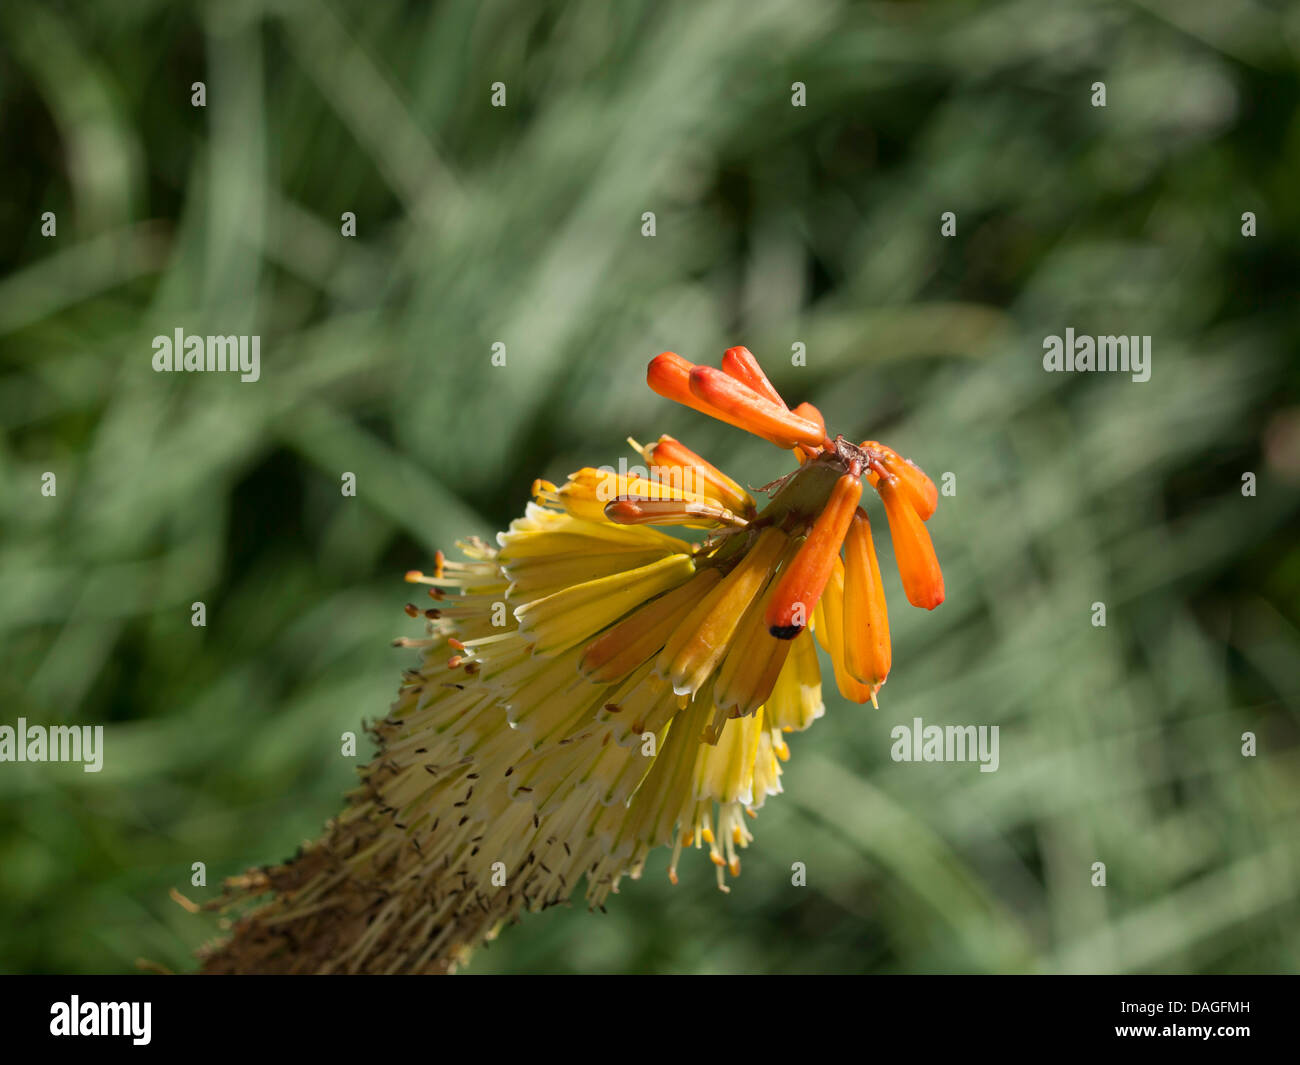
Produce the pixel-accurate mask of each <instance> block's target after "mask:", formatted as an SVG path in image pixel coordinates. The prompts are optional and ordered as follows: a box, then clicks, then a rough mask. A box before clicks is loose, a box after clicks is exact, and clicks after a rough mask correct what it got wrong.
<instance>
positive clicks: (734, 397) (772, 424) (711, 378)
mask: <svg viewBox="0 0 1300 1065" xmlns="http://www.w3.org/2000/svg"><path fill="white" fill-rule="evenodd" d="M690 389H691V392H692V393H694V395H695V396H696V398H698V399H700V400H702V401H703V402H705V403H707V404H708V405H709V406H711V407H713V408H714V409H715V410H719V411H722V412H723V414H725V415H727V416H728V419H727V420H731V419H735V421H734V422H733V424H739V426H740V428H742V429H747V430H748V431H749V432H751V433H753V434H754V435H755V436H761V437H763V439H765V440H770V441H771V442H772V443H774V444H776V446H777V447H783V448H785V449H786V450H789V449H791V448H794V447H798V446H799V445H800V444H807V445H808V446H809V447H820V446H821V443H822V440H823V439H824V438H825V436H826V434H825V433H824V432H823V431H821V430H819V429H818V428H817V426H816V425H815V424H813V423H812V422H810V421H808V420H807V419H805V418H800V417H798V416H797V415H795V414H791V413H790V411H789V410H788V409H786V407H784V406H782V405H777V404H776V403H773V402H772V401H771V400H767V399H764V398H763V397H762V396H760V395H759V394H758V393H757V392H755V391H754V390H753V389H752V388H749V387H747V386H746V385H743V384H741V383H740V382H739V381H737V380H736V379H735V378H734V377H728V376H727V375H726V374H725V373H723V372H722V371H721V370H715V369H713V367H711V366H697V367H695V369H693V370H692V371H691V373H690Z"/></svg>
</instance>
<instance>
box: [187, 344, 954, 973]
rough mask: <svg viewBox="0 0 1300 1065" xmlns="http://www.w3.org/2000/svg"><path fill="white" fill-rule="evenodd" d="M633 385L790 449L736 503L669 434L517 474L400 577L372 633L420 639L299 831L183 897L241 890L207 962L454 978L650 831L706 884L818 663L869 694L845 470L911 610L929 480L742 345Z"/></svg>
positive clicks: (764, 790)
mask: <svg viewBox="0 0 1300 1065" xmlns="http://www.w3.org/2000/svg"><path fill="white" fill-rule="evenodd" d="M646 380H647V382H648V383H649V385H650V387H651V388H652V389H653V390H654V391H655V392H657V393H659V394H660V395H662V396H665V397H667V398H669V399H672V400H674V401H676V402H678V403H682V404H684V405H686V406H688V407H690V408H692V409H693V410H696V411H699V412H701V413H703V414H706V415H708V416H709V417H711V418H715V419H718V420H719V421H722V422H725V423H726V424H728V425H732V426H735V427H737V428H740V429H744V430H745V431H747V432H750V433H753V434H755V435H757V436H760V437H762V438H763V439H766V440H769V441H770V442H772V443H773V444H775V445H776V446H778V447H780V448H783V449H786V450H790V451H793V453H794V457H795V459H796V460H797V463H798V465H797V466H796V467H795V468H794V469H792V470H791V471H790V472H789V473H788V474H787V475H786V476H784V477H780V478H778V479H777V480H775V481H773V482H772V483H771V484H770V485H768V486H766V488H764V489H763V490H762V491H763V492H764V493H766V495H765V496H764V497H763V498H762V502H761V505H760V504H759V503H756V502H755V499H754V497H753V496H751V494H750V493H749V492H748V491H746V490H745V488H743V487H741V484H740V483H739V482H737V481H735V480H733V479H732V478H731V477H729V476H727V475H726V474H725V473H723V472H722V471H721V470H719V469H718V468H717V467H715V466H713V465H712V464H710V463H709V462H707V461H706V460H705V459H703V458H701V457H700V456H699V455H697V454H696V453H695V452H694V451H691V450H690V449H689V448H687V447H685V446H684V445H682V444H680V443H679V442H678V441H676V440H674V439H673V438H672V437H667V436H664V437H660V438H659V439H658V440H657V441H656V442H655V443H653V444H651V445H649V446H648V447H641V446H640V445H638V444H636V443H635V442H632V446H633V447H634V448H636V450H637V451H639V452H640V454H641V457H642V458H643V459H644V460H645V463H646V468H642V467H640V466H637V467H633V468H632V469H627V468H626V467H624V466H623V465H622V464H620V465H619V472H615V470H614V468H613V467H611V466H600V467H595V466H589V467H586V468H583V469H580V470H578V471H577V472H575V473H573V474H571V475H570V476H569V477H568V479H567V480H565V481H563V482H562V483H560V484H558V485H557V484H555V483H552V482H551V481H548V480H540V479H539V480H538V481H536V482H535V483H534V485H533V502H530V503H529V504H528V505H527V506H526V508H525V510H524V513H523V514H522V516H520V517H518V518H516V519H515V520H514V521H513V522H511V523H510V527H509V528H508V529H507V530H506V531H504V532H502V533H500V534H498V536H497V539H496V543H495V544H488V543H485V542H483V541H482V540H479V539H477V538H469V539H467V540H465V541H463V542H462V543H461V544H460V545H459V547H460V549H461V558H459V559H447V558H445V557H444V556H443V555H442V553H441V552H438V553H437V554H436V555H435V556H434V562H433V568H432V571H431V573H430V574H429V575H426V574H425V573H422V572H419V571H415V570H413V571H411V572H410V573H408V574H407V580H408V581H411V582H414V583H418V584H424V585H426V586H428V587H427V591H428V594H429V595H430V597H432V599H433V600H434V605H433V606H432V607H430V608H427V609H425V610H423V611H422V610H420V608H419V607H417V606H416V605H415V604H414V603H407V604H406V605H405V606H404V607H403V609H404V611H405V614H404V615H403V618H404V619H414V620H415V621H416V622H418V623H419V624H421V625H422V626H423V634H422V635H421V636H420V637H416V636H414V635H412V636H401V637H399V638H398V639H397V640H396V641H395V643H396V646H399V647H404V648H416V649H419V653H420V655H421V657H420V660H419V661H418V662H417V663H413V665H412V668H408V669H406V670H404V671H403V673H402V677H401V682H400V684H399V686H398V692H397V698H396V701H395V702H394V703H393V704H392V706H391V708H390V710H389V712H388V714H387V715H385V716H384V717H382V718H381V719H379V720H377V721H375V722H374V723H373V726H372V728H371V732H372V734H373V735H374V738H375V740H376V741H377V743H378V745H379V751H378V754H377V755H376V757H375V758H374V760H373V761H371V762H370V763H369V765H367V766H366V767H364V768H363V769H362V770H361V771H360V776H361V781H360V786H359V787H357V788H355V789H353V790H352V791H350V792H349V793H348V796H347V807H346V809H345V810H344V811H343V812H342V813H341V814H340V815H339V816H338V817H336V818H334V819H333V820H332V821H331V822H330V825H329V828H328V829H327V833H326V835H325V836H324V837H323V838H322V839H320V840H318V841H316V842H315V843H311V844H308V845H306V846H305V847H304V848H302V849H301V850H300V851H299V854H298V855H297V856H296V857H295V858H293V859H291V860H289V861H287V862H284V863H282V864H280V865H275V866H264V867H261V868H257V869H254V870H250V871H249V873H248V874H246V875H245V876H242V877H237V878H234V879H232V880H229V881H227V883H226V888H225V892H224V893H223V895H222V896H220V897H218V898H216V899H214V900H212V901H211V902H210V903H209V904H208V905H207V906H205V909H209V910H219V911H225V910H227V909H229V908H230V907H232V906H238V907H240V908H241V909H242V911H243V915H242V916H240V917H238V919H237V920H236V921H235V922H234V924H233V927H232V929H231V934H230V936H229V938H228V939H227V940H226V941H225V942H224V943H219V944H217V945H215V946H213V947H211V948H208V949H207V950H206V952H205V960H204V968H205V969H206V970H207V971H209V972H267V973H269V972H286V973H288V972H312V973H330V972H350V973H380V972H384V973H388V972H438V973H445V972H451V971H453V970H454V969H455V968H456V967H457V966H458V965H460V964H463V963H464V961H465V959H466V958H467V956H468V955H469V953H470V951H471V950H472V949H474V948H475V947H476V946H477V945H478V944H479V943H482V942H485V941H486V940H488V939H491V938H492V937H493V936H494V935H496V932H497V930H498V929H500V928H502V927H503V926H506V925H509V924H513V923H515V922H516V921H517V920H518V918H519V916H520V914H522V913H524V912H532V911H539V910H544V909H547V908H549V907H551V906H556V905H560V904H562V903H565V902H567V901H568V900H569V899H570V897H571V896H572V895H573V894H574V892H575V891H578V890H582V891H584V892H585V896H586V903H587V905H588V906H589V907H591V908H599V909H602V910H603V909H604V904H605V902H606V901H608V900H609V899H610V898H611V897H612V896H613V895H614V894H615V893H616V892H617V891H618V887H619V883H620V882H621V880H622V879H623V878H624V877H638V876H640V875H641V873H642V871H643V870H644V868H645V865H646V861H647V859H648V856H649V854H650V851H651V850H653V849H654V848H656V847H661V846H669V847H672V848H673V854H672V857H671V859H670V860H669V862H668V876H669V879H670V880H672V881H673V882H674V883H675V882H676V880H677V870H678V862H679V859H680V858H681V854H682V852H683V851H684V850H685V849H686V848H697V849H707V855H708V864H709V865H711V866H712V874H713V875H714V876H716V877H717V882H718V886H719V887H720V888H721V889H722V890H724V891H725V890H727V886H726V877H727V876H728V875H730V876H735V875H737V874H738V873H739V872H740V867H741V860H740V854H739V851H740V850H741V849H743V848H745V847H746V846H748V845H749V844H750V843H751V842H752V840H753V837H752V835H751V833H750V831H749V828H748V826H747V824H746V819H747V818H751V817H754V816H755V815H756V812H757V810H758V809H759V808H760V807H761V806H762V805H763V803H764V802H765V801H766V799H767V798H768V797H770V796H773V795H777V794H779V793H780V791H781V772H782V770H781V764H782V763H783V762H784V761H785V760H786V759H788V758H789V757H790V747H789V744H788V743H787V742H786V738H785V737H786V735H787V734H789V733H791V732H800V731H802V730H804V729H806V728H808V727H809V726H810V725H811V724H812V723H813V722H814V721H815V720H817V719H818V718H819V717H821V716H822V715H823V714H824V712H825V709H826V708H825V703H824V701H823V698H822V691H823V679H824V678H825V679H826V680H828V681H829V680H830V679H831V678H832V677H833V683H834V686H835V688H836V689H837V690H838V691H839V693H840V695H841V696H843V698H844V699H847V700H849V701H851V702H854V703H859V704H862V703H872V704H875V702H876V698H877V695H878V693H879V691H880V689H881V685H882V684H884V682H885V680H886V678H887V676H888V675H889V673H890V668H891V664H892V663H891V651H890V644H889V619H888V613H887V610H886V605H885V598H884V590H883V587H882V582H881V575H880V566H879V563H878V560H877V557H876V551H875V545H874V543H873V541H872V530H871V526H870V523H869V521H868V518H867V514H866V511H865V510H864V509H863V507H862V493H863V484H862V482H863V478H864V477H865V479H866V481H867V482H868V483H869V484H871V485H872V487H873V488H875V490H876V491H877V492H878V493H879V495H880V498H881V500H882V501H883V504H884V509H885V514H886V516H887V518H888V522H889V531H890V535H891V537H892V539H893V543H894V551H895V555H896V557H897V559H898V568H899V572H900V574H901V575H902V581H903V587H904V590H905V591H906V593H907V597H908V599H909V600H910V601H911V602H912V603H915V604H916V605H918V606H923V607H927V608H930V609H933V608H934V607H935V606H937V605H938V604H939V603H940V602H941V601H942V600H943V596H944V588H943V575H942V573H941V572H940V570H939V565H938V562H937V561H936V559H935V556H934V547H933V545H932V543H931V542H930V536H929V533H928V532H927V531H926V527H925V524H924V520H925V519H926V518H928V517H929V516H930V515H931V514H932V513H933V512H934V509H935V504H936V503H937V502H938V493H937V492H936V491H935V488H934V484H933V482H931V481H930V479H929V478H928V477H926V476H925V474H924V473H922V472H921V471H920V469H918V468H917V467H916V466H914V465H912V464H911V463H910V462H908V461H907V460H906V459H904V458H902V457H901V456H900V455H898V454H897V453H896V452H894V451H893V450H891V449H890V448H887V447H885V446H884V445H882V444H878V443H876V442H875V441H866V442H865V443H863V444H854V443H852V442H851V441H848V440H846V439H845V438H844V437H842V436H835V437H833V438H832V437H831V436H829V435H828V434H827V431H826V424H825V420H824V419H823V417H822V415H821V412H820V411H818V410H817V408H816V407H814V406H813V405H812V404H810V403H800V404H798V405H795V406H793V407H791V405H789V404H787V403H786V401H785V400H784V399H783V398H782V397H781V395H780V393H778V392H777V391H776V389H775V388H774V387H773V386H772V383H771V382H770V381H769V380H768V378H767V376H766V374H764V373H763V371H762V368H761V367H760V366H759V364H758V360H757V359H755V358H754V356H753V354H752V353H751V352H750V351H749V350H748V349H746V348H743V347H734V348H730V349H728V351H727V352H726V354H725V355H724V356H723V358H722V368H721V369H714V368H711V367H706V366H696V365H694V364H693V363H690V362H688V361H687V360H686V359H684V358H682V357H681V356H679V355H676V354H674V353H673V352H664V353H663V354H661V355H659V356H658V357H657V358H655V359H653V360H652V361H651V363H650V365H649V367H648V369H647V371H646ZM792 465H793V464H792ZM677 526H685V527H688V528H698V529H703V530H704V534H703V535H702V536H699V537H695V538H694V539H691V540H687V539H681V538H678V537H677V536H674V535H670V533H669V532H668V531H665V527H677ZM674 531H675V529H674ZM841 550H842V551H843V553H844V558H843V559H841ZM408 623H409V622H408ZM819 645H820V646H821V647H822V648H823V649H824V651H825V652H826V653H827V656H828V657H829V669H830V673H829V674H828V673H827V672H826V668H825V667H823V665H822V664H821V661H820V660H819V652H818V650H817V648H818V646H819ZM706 868H707V865H706ZM579 885H582V887H581V888H580V887H579Z"/></svg>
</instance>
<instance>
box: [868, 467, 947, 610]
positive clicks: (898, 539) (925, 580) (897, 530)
mask: <svg viewBox="0 0 1300 1065" xmlns="http://www.w3.org/2000/svg"><path fill="white" fill-rule="evenodd" d="M876 491H877V492H878V493H879V494H880V501H881V502H882V503H884V504H885V517H887V518H888V519H889V536H890V538H891V539H892V540H893V541H894V557H895V558H897V559H898V575H899V577H901V578H902V580H903V592H904V593H905V594H906V595H907V601H908V602H909V603H911V604H912V605H913V606H919V607H921V608H923V609H925V610H933V609H934V608H935V607H937V606H938V605H939V604H940V603H942V602H943V572H942V571H941V570H940V569H939V560H938V559H937V558H935V555H934V544H932V543H931V542H930V534H929V533H928V532H926V530H925V525H924V524H923V523H922V521H921V516H920V515H919V514H918V513H917V512H916V509H915V508H914V507H913V506H912V503H911V500H910V498H909V497H908V495H907V494H906V490H905V489H904V488H903V486H902V484H901V483H900V481H899V479H898V478H897V477H893V476H885V477H881V478H880V480H879V481H878V482H877V484H876Z"/></svg>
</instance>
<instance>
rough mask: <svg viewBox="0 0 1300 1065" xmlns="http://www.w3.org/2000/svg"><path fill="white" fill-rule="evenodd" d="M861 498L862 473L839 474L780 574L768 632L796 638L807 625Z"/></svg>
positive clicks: (767, 617) (791, 638)
mask: <svg viewBox="0 0 1300 1065" xmlns="http://www.w3.org/2000/svg"><path fill="white" fill-rule="evenodd" d="M861 498H862V478H861V475H860V474H859V473H857V472H856V471H850V472H849V473H846V474H844V475H843V476H842V477H840V479H839V480H838V481H836V482H835V487H834V488H833V489H832V490H831V495H830V499H829V500H828V502H827V503H826V508H825V509H824V510H823V511H822V512H821V514H820V515H819V516H818V518H817V520H816V521H815V522H814V523H813V527H812V531H811V532H810V533H809V534H808V539H806V540H805V541H804V542H803V546H802V547H800V548H799V552H798V554H796V555H795V557H794V560H793V561H792V562H791V563H790V565H789V567H787V569H786V570H785V572H784V573H782V574H781V579H780V581H779V582H778V583H777V586H776V591H775V592H773V593H772V599H771V601H770V602H769V603H768V606H767V615H766V617H765V619H764V620H766V622H767V627H768V631H769V632H770V633H771V634H772V635H773V636H775V637H776V638H777V639H778V640H793V639H794V638H795V637H796V636H798V635H799V633H800V632H801V631H802V630H803V628H804V627H805V626H806V625H807V624H808V619H809V618H811V617H812V612H813V609H814V608H815V607H816V606H817V601H818V600H819V599H820V598H821V596H822V589H824V588H825V587H826V581H827V580H828V579H829V578H830V575H831V569H832V568H833V567H834V565H835V561H836V559H838V558H839V555H840V544H841V543H843V541H844V534H845V533H846V532H847V531H848V528H849V522H851V521H852V520H853V512H854V510H855V509H856V508H857V505H858V500H859V499H861Z"/></svg>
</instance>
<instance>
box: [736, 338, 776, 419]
mask: <svg viewBox="0 0 1300 1065" xmlns="http://www.w3.org/2000/svg"><path fill="white" fill-rule="evenodd" d="M722 372H723V373H725V374H726V375H727V376H728V377H734V378H735V379H736V380H737V381H739V382H740V383H741V384H742V385H744V386H745V387H746V388H749V389H751V390H753V391H754V392H757V393H758V394H759V395H760V396H762V397H763V398H764V399H766V400H767V401H768V402H769V403H775V404H776V405H777V406H778V407H782V408H784V409H786V410H789V409H790V408H789V404H787V403H786V401H785V400H783V399H782V398H781V393H780V392H778V391H777V390H776V388H775V387H774V386H773V384H772V382H771V381H769V380H768V379H767V374H765V373H764V372H763V368H762V367H761V366H759V365H758V360H757V359H756V358H754V354H753V352H751V351H750V350H749V348H744V347H737V348H728V349H727V350H726V351H725V352H724V353H723V356H722Z"/></svg>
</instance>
